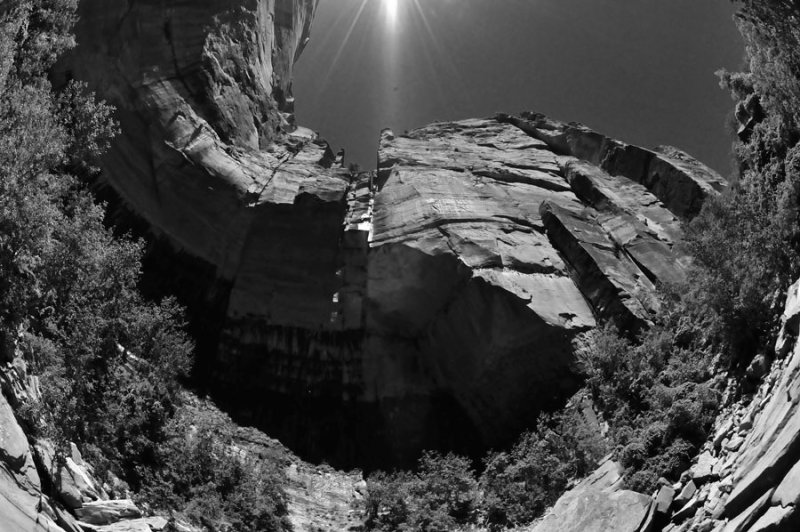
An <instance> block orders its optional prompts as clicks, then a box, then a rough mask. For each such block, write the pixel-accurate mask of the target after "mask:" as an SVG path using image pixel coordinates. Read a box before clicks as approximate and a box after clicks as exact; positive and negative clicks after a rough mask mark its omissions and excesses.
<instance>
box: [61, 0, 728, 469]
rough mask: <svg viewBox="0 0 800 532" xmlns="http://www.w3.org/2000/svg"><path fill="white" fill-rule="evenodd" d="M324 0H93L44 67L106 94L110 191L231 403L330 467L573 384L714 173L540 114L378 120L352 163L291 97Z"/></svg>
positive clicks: (457, 437) (400, 447)
mask: <svg viewBox="0 0 800 532" xmlns="http://www.w3.org/2000/svg"><path fill="white" fill-rule="evenodd" d="M315 5H316V3H315V2H313V1H312V0H240V1H238V2H227V1H222V0H198V1H194V2H186V1H180V0H167V1H165V2H157V3H154V2H127V1H123V0H83V1H82V2H81V3H80V15H81V19H80V22H79V24H78V27H77V36H78V41H79V46H78V48H77V49H76V50H75V51H74V52H73V53H71V54H70V56H69V57H68V58H67V59H65V60H64V61H62V62H61V64H60V65H59V67H58V68H57V72H56V74H55V78H56V79H57V80H58V79H62V80H63V79H66V78H70V77H74V78H77V79H80V80H84V81H86V82H88V84H89V86H90V88H92V89H93V90H96V91H98V92H99V94H100V96H102V97H103V98H105V99H107V100H108V101H109V102H110V103H112V104H113V105H115V106H116V107H117V118H118V119H119V121H120V124H121V129H122V134H121V135H120V136H119V137H118V138H117V139H116V141H115V143H114V146H113V147H112V149H111V152H110V153H109V155H108V156H107V157H106V158H105V159H104V160H103V162H102V168H103V175H102V178H101V179H102V183H101V185H103V186H104V187H106V188H107V189H111V190H113V191H114V196H115V202H114V203H115V204H116V205H117V208H116V209H115V212H116V213H117V221H120V222H122V223H123V225H125V224H126V223H127V224H129V225H132V226H134V227H136V228H138V229H142V227H144V228H146V231H145V232H146V233H147V234H148V235H149V237H150V242H151V253H150V255H149V257H148V259H147V262H146V264H147V268H146V269H147V275H146V276H145V284H146V285H148V283H149V284H151V285H152V284H153V283H154V280H160V281H161V284H160V286H158V287H157V288H153V287H152V286H151V293H153V292H155V293H169V292H177V293H178V295H179V296H180V298H181V299H182V301H184V302H185V303H186V304H187V305H188V306H189V307H190V311H191V315H192V317H193V322H194V333H195V335H196V336H197V337H198V339H199V343H200V345H199V352H200V353H201V358H200V361H199V362H198V370H197V380H198V383H199V385H200V386H202V387H204V388H206V389H207V390H209V391H210V392H212V393H213V394H214V395H215V397H216V398H217V399H218V400H219V401H221V402H222V403H223V404H224V405H226V407H227V408H228V410H229V411H230V412H232V413H233V414H234V416H235V417H236V419H237V420H238V421H240V422H244V423H252V424H256V425H258V426H259V427H261V428H263V429H265V430H266V431H267V432H268V433H269V434H270V435H272V436H275V437H278V438H280V439H281V440H282V441H284V442H286V443H287V444H289V445H290V446H292V448H293V449H294V450H296V451H297V452H299V453H300V454H301V456H303V457H306V458H310V459H314V460H322V459H326V460H328V461H330V462H332V463H334V464H337V465H354V464H358V465H362V466H365V467H373V466H385V465H386V464H390V463H391V464H401V463H409V462H411V461H413V460H414V459H415V458H416V457H417V456H418V453H419V451H420V450H421V449H424V448H435V447H446V448H451V449H454V450H457V451H461V452H470V453H478V452H482V451H483V450H485V449H486V448H487V447H489V446H498V445H501V444H503V443H505V442H507V441H508V440H509V439H510V438H513V437H514V436H515V435H516V434H517V433H518V431H519V430H521V429H523V428H524V427H525V426H527V425H528V424H529V423H530V422H531V420H533V419H534V418H535V416H536V414H537V412H538V411H539V410H540V409H542V408H548V407H550V406H556V405H557V404H558V403H559V402H560V401H563V399H564V398H566V397H567V396H568V395H569V394H571V393H572V392H573V391H574V389H575V386H576V384H577V382H576V379H575V376H574V367H573V366H574V354H573V351H574V347H573V341H574V340H575V339H576V337H577V336H578V335H580V334H581V333H582V332H584V331H587V330H590V329H591V328H593V327H595V326H596V324H597V323H598V322H599V321H607V320H611V321H613V322H615V323H617V324H618V325H619V326H621V327H624V328H630V329H636V328H638V327H641V326H644V325H646V324H647V322H648V320H649V319H650V317H651V315H652V313H653V312H654V310H655V309H656V308H657V305H658V302H657V300H656V299H655V297H654V289H655V287H656V286H657V285H658V284H659V283H662V282H674V281H678V280H680V279H682V277H683V275H684V271H685V267H686V265H687V260H688V259H687V257H686V256H685V254H684V253H682V251H681V246H680V239H681V226H680V222H681V220H685V219H688V218H690V217H691V216H693V215H694V214H696V212H697V211H698V210H699V207H700V205H701V204H702V201H703V199H704V198H705V197H706V196H707V195H708V194H712V193H716V192H717V191H718V190H721V188H722V187H723V186H724V182H723V181H722V179H721V178H720V177H719V176H718V175H716V174H714V173H713V172H712V171H711V170H709V169H708V168H706V167H705V166H703V165H702V164H700V163H698V162H697V161H695V160H693V159H692V158H691V157H689V156H688V155H686V154H683V153H682V152H679V151H677V150H675V149H661V150H658V151H649V150H645V149H642V148H639V147H636V146H631V145H627V144H624V143H622V142H619V141H615V140H612V139H608V138H606V137H605V136H603V135H601V134H598V133H596V132H593V131H591V130H589V129H588V128H586V127H583V126H579V125H575V124H562V123H559V122H555V121H552V120H549V119H546V118H544V117H542V116H541V115H535V114H524V115H522V116H515V117H512V116H498V117H496V118H491V119H484V120H467V121H462V122H455V123H442V124H433V125H431V126H428V127H425V128H422V129H419V130H415V131H412V132H410V133H408V134H407V135H404V136H397V135H395V134H393V133H392V132H390V131H385V132H384V133H383V135H382V137H381V146H380V152H379V156H378V159H379V165H378V166H379V167H378V171H377V173H374V174H359V175H351V173H350V172H348V171H346V170H344V169H343V168H341V165H340V164H339V162H338V161H337V160H336V157H335V156H334V155H333V152H332V151H331V149H330V148H329V147H328V145H327V144H326V143H325V142H324V141H322V140H320V139H319V138H317V136H316V135H315V134H314V133H313V132H310V131H308V130H305V129H302V128H297V127H296V126H295V125H294V118H293V116H292V105H293V100H292V96H291V78H292V66H293V63H294V61H295V59H296V58H297V56H298V55H299V53H300V52H301V50H302V48H303V45H304V43H305V41H306V39H307V38H308V33H309V28H310V23H311V18H312V16H313V11H314V7H315ZM101 188H102V187H101ZM126 213H127V214H126ZM131 219H135V221H136V223H133V222H131ZM156 284H157V283H156Z"/></svg>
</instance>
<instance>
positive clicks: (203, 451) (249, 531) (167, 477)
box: [140, 407, 291, 532]
mask: <svg viewBox="0 0 800 532" xmlns="http://www.w3.org/2000/svg"><path fill="white" fill-rule="evenodd" d="M233 430H234V427H233V425H232V423H231V422H230V421H227V420H220V419H215V418H214V417H213V416H211V415H209V413H208V407H201V408H199V409H184V410H182V411H181V412H180V413H179V414H178V415H177V416H176V417H175V418H174V419H173V420H172V421H171V422H170V424H169V426H168V430H167V432H168V434H169V438H168V439H167V441H166V442H165V443H164V444H163V445H162V446H160V447H159V449H158V451H157V463H158V464H159V467H157V468H150V469H149V471H148V475H147V482H146V484H145V486H146V487H145V489H144V491H143V492H142V493H141V494H140V498H141V500H142V501H143V502H144V503H145V504H147V505H148V506H149V507H151V508H154V509H158V510H163V511H170V510H177V511H178V513H179V514H181V515H182V516H183V517H184V518H185V519H187V520H188V521H190V522H193V523H195V524H197V525H202V526H207V527H209V528H210V529H211V530H219V531H221V532H222V531H242V532H279V531H284V530H290V529H291V527H290V525H289V523H288V521H287V519H286V514H287V507H286V501H285V498H284V494H283V491H282V488H281V486H282V485H283V484H285V482H286V479H285V476H284V475H283V473H282V470H281V469H279V466H277V465H275V464H272V463H269V462H266V461H262V460H258V459H257V457H255V456H253V455H251V454H250V453H249V452H247V451H246V450H245V449H243V448H241V447H240V446H239V445H237V443H236V441H235V438H234V434H233Z"/></svg>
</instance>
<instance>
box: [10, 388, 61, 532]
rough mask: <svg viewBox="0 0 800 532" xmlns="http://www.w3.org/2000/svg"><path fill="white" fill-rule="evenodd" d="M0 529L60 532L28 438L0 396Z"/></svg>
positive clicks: (23, 531)
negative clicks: (43, 488)
mask: <svg viewBox="0 0 800 532" xmlns="http://www.w3.org/2000/svg"><path fill="white" fill-rule="evenodd" d="M0 516H1V518H0V527H2V528H3V529H4V530H14V531H17V530H18V531H20V532H29V531H30V532H48V531H49V532H63V530H62V528H61V527H59V526H58V525H57V524H56V522H55V519H57V516H56V514H55V511H54V510H53V509H52V507H51V506H50V504H49V503H48V501H47V499H46V498H44V497H43V496H42V486H41V482H40V480H39V474H38V473H37V471H36V466H35V464H34V462H33V456H32V454H31V451H30V446H29V444H28V439H27V437H26V436H25V433H24V432H23V431H22V428H21V427H20V426H19V424H18V423H17V420H16V418H15V416H14V412H13V410H12V409H11V406H10V405H9V404H8V402H7V401H6V399H5V397H4V396H3V394H0Z"/></svg>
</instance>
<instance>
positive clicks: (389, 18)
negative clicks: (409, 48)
mask: <svg viewBox="0 0 800 532" xmlns="http://www.w3.org/2000/svg"><path fill="white" fill-rule="evenodd" d="M383 4H384V9H385V10H386V22H387V23H388V24H389V27H390V28H392V29H394V28H396V27H397V24H398V22H399V20H398V18H399V16H400V0H383Z"/></svg>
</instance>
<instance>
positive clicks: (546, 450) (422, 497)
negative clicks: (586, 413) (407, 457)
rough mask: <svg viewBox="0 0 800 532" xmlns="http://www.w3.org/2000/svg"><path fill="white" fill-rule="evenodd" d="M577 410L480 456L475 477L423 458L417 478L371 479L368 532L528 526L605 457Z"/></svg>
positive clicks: (450, 463)
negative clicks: (510, 444) (479, 468)
mask: <svg viewBox="0 0 800 532" xmlns="http://www.w3.org/2000/svg"><path fill="white" fill-rule="evenodd" d="M606 451H607V449H606V444H605V440H604V438H603V437H602V436H601V435H600V434H599V432H598V430H597V426H593V425H591V424H590V423H589V422H587V420H586V419H585V418H584V417H583V415H582V413H581V411H580V410H579V409H578V408H577V407H569V408H566V409H565V410H564V411H563V412H562V413H560V414H559V415H557V416H543V417H542V418H540V420H539V423H538V424H537V428H536V430H534V431H531V432H528V433H525V434H523V435H522V436H521V438H520V439H519V441H518V442H517V443H516V444H515V445H514V446H513V447H512V448H511V449H509V450H507V451H503V452H492V453H489V455H487V456H486V458H485V460H484V464H483V468H482V469H483V471H482V473H481V474H480V475H478V474H477V473H476V472H475V471H474V469H473V468H472V465H471V463H470V461H469V460H468V459H466V458H464V457H460V456H456V455H452V454H447V455H441V454H437V453H425V454H424V455H423V456H422V458H421V459H420V461H419V465H418V468H417V471H416V472H394V473H388V474H387V473H384V472H377V473H373V474H372V475H371V476H370V477H369V479H368V488H369V495H368V499H367V513H368V520H367V530H379V531H383V532H389V531H397V530H400V531H408V532H412V531H420V532H437V531H442V532H444V531H449V530H458V529H469V528H470V527H476V526H481V527H488V528H491V529H493V530H495V529H496V530H499V529H503V528H506V527H509V526H517V525H524V524H527V523H530V522H531V521H533V520H534V519H535V518H536V517H538V516H539V515H540V514H541V513H542V512H543V511H544V510H545V509H546V508H547V507H548V506H550V505H551V504H553V503H554V502H555V501H556V499H557V498H558V497H559V496H560V495H561V493H563V491H564V490H565V489H566V488H567V486H568V484H569V482H570V481H571V480H572V479H575V478H578V477H581V476H583V475H586V474H587V473H588V472H590V471H591V470H592V469H593V468H594V467H595V466H596V465H597V464H598V462H599V461H600V459H601V458H602V457H603V456H604V454H605V453H606Z"/></svg>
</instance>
